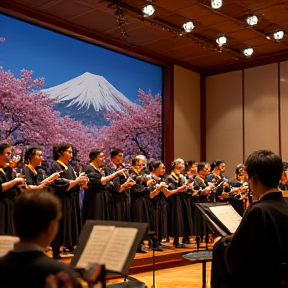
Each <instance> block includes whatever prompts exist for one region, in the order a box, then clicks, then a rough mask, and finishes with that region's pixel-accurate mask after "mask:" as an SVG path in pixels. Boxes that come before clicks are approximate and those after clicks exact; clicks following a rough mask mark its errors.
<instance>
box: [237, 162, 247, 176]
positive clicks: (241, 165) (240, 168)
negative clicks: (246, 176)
mask: <svg viewBox="0 0 288 288" xmlns="http://www.w3.org/2000/svg"><path fill="white" fill-rule="evenodd" d="M244 168H245V167H244V164H242V163H241V164H238V165H237V166H236V170H235V174H236V175H238V174H239V173H240V171H241V170H243V169H244Z"/></svg>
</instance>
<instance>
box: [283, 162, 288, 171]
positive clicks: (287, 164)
mask: <svg viewBox="0 0 288 288" xmlns="http://www.w3.org/2000/svg"><path fill="white" fill-rule="evenodd" d="M283 170H284V171H286V170H288V162H286V161H283Z"/></svg>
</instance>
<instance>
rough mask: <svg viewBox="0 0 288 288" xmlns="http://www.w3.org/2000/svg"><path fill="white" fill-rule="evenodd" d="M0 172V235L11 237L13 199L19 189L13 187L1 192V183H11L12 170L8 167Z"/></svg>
mask: <svg viewBox="0 0 288 288" xmlns="http://www.w3.org/2000/svg"><path fill="white" fill-rule="evenodd" d="M2 170H3V171H4V173H5V174H3V172H2V171H1V172H0V235H13V234H14V231H13V225H12V215H13V208H14V203H15V197H16V196H17V195H18V194H19V193H20V189H19V188H18V187H17V186H14V187H12V188H10V189H8V190H6V191H5V192H2V183H5V182H9V181H11V180H12V179H13V178H15V177H14V175H13V171H12V169H11V168H10V167H9V166H8V167H6V168H5V169H2Z"/></svg>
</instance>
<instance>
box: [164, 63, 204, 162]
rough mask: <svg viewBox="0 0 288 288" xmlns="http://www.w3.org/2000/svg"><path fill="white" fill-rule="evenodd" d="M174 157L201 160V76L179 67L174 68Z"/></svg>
mask: <svg viewBox="0 0 288 288" xmlns="http://www.w3.org/2000/svg"><path fill="white" fill-rule="evenodd" d="M166 117H169V116H168V115H167V116H166ZM171 129H173V127H171ZM174 157H175V158H178V157H180V158H183V159H184V160H196V161H199V158H200V75H199V74H198V73H195V72H193V71H190V70H187V69H185V68H182V67H179V66H174Z"/></svg>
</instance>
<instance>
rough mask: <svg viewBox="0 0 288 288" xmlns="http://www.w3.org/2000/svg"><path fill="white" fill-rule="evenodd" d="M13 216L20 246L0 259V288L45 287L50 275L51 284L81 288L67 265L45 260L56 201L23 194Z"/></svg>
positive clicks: (55, 216)
mask: <svg viewBox="0 0 288 288" xmlns="http://www.w3.org/2000/svg"><path fill="white" fill-rule="evenodd" d="M13 216H14V226H15V231H16V235H17V236H18V237H19V238H20V242H18V243H16V244H15V249H14V251H10V252H8V254H6V255H5V256H3V257H1V258H0V287H1V288H10V287H11V288H16V287H21V288H26V287H27V288H28V287H29V288H33V287H35V288H41V287H45V282H46V279H47V281H48V282H51V281H50V280H51V274H52V275H54V276H53V278H54V282H53V283H54V284H55V279H64V278H65V279H66V280H65V281H67V282H69V283H70V284H71V286H70V287H81V284H80V282H78V281H77V279H76V278H75V275H74V273H73V270H72V269H71V268H70V267H69V266H68V265H66V264H64V263H60V262H58V261H57V260H55V259H52V258H49V257H48V256H47V255H46V254H45V252H44V249H45V247H47V246H48V245H49V244H50V242H51V241H52V239H53V238H54V237H55V235H56V233H57V230H58V221H59V219H60V218H61V204H60V201H59V200H58V199H57V197H55V196H53V195H52V194H50V193H47V192H41V191H33V192H32V191H28V192H27V193H23V194H21V195H20V196H19V198H18V199H17V201H16V203H15V207H14V213H13ZM60 272H62V273H60ZM61 275H62V276H63V275H64V276H65V277H64V276H63V277H60V276H61ZM46 287H47V286H46ZM57 287H60V285H59V286H57ZM61 287H62V286H61ZM65 287H66V286H65Z"/></svg>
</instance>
